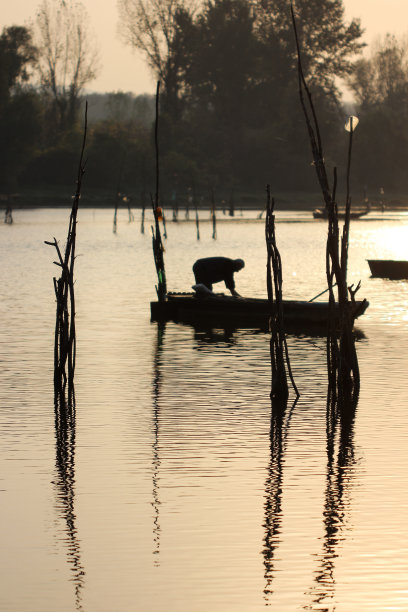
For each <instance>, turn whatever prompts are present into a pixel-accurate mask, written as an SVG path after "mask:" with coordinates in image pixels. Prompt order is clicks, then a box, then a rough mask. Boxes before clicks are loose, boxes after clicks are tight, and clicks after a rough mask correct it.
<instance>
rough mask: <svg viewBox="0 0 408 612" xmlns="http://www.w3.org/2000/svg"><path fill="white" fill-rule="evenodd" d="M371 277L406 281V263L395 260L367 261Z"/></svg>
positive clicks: (407, 266)
mask: <svg viewBox="0 0 408 612" xmlns="http://www.w3.org/2000/svg"><path fill="white" fill-rule="evenodd" d="M367 261H368V265H369V266H370V270H371V276H373V277H374V278H389V279H392V280H402V279H408V261H400V260H397V259H368V260H367Z"/></svg>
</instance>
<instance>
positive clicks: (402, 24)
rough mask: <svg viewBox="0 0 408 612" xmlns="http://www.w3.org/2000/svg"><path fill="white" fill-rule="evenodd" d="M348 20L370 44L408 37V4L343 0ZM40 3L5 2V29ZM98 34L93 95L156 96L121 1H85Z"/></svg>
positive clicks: (35, 0)
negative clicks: (124, 34)
mask: <svg viewBox="0 0 408 612" xmlns="http://www.w3.org/2000/svg"><path fill="white" fill-rule="evenodd" d="M343 2H344V6H345V9H346V17H347V19H350V18H351V17H360V18H361V22H362V25H363V27H364V28H365V30H366V34H365V40H366V42H368V43H369V42H370V41H371V40H372V39H373V38H375V36H376V35H378V34H385V33H386V32H391V33H395V34H398V35H399V34H403V33H408V0H343ZM39 4H40V1H39V0H11V1H10V0H9V1H8V2H3V6H2V11H1V22H0V25H1V29H2V28H3V27H4V26H9V25H13V24H17V25H23V24H24V23H25V22H26V21H28V20H29V19H30V18H33V17H34V16H35V12H36V9H37V7H38V6H39ZM83 4H84V5H85V7H86V9H87V11H88V14H89V16H90V25H91V27H92V29H93V30H94V31H95V33H96V36H97V40H98V44H99V48H100V56H101V64H102V67H101V71H100V74H99V77H98V78H97V79H96V80H95V81H93V83H91V84H90V86H89V89H90V90H92V91H99V92H105V91H118V90H121V91H133V92H134V93H137V94H139V93H144V92H150V93H152V92H153V91H154V89H155V79H154V78H153V77H152V76H151V74H150V72H149V70H148V68H147V67H146V66H145V63H144V59H143V57H142V56H141V55H140V54H138V53H135V52H132V50H131V49H130V48H129V47H126V46H125V45H124V44H123V43H122V42H121V41H120V40H119V37H118V33H117V29H118V12H117V0H83Z"/></svg>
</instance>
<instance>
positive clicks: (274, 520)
mask: <svg viewBox="0 0 408 612" xmlns="http://www.w3.org/2000/svg"><path fill="white" fill-rule="evenodd" d="M297 401H298V399H297V398H296V399H295V401H294V403H293V405H292V407H291V409H290V411H289V413H288V415H287V416H286V421H285V415H286V408H287V404H286V402H279V401H276V400H273V401H272V411H271V428H270V461H269V470H268V477H267V479H266V483H265V506H264V507H265V522H264V525H263V526H264V527H265V537H264V548H263V557H264V567H265V571H264V576H265V581H266V584H265V588H264V599H265V604H266V605H271V603H270V598H271V596H272V594H273V592H274V590H273V584H272V583H273V579H274V568H275V565H274V562H275V552H276V548H277V546H278V545H279V543H280V538H279V534H280V531H281V522H282V468H283V455H284V450H285V442H286V437H287V433H288V428H289V423H290V418H291V416H292V412H293V410H294V408H295V406H296V404H297Z"/></svg>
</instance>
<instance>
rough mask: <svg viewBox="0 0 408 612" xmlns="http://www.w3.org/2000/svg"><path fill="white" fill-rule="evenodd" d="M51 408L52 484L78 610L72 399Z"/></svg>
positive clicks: (81, 573)
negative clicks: (53, 425)
mask: <svg viewBox="0 0 408 612" xmlns="http://www.w3.org/2000/svg"><path fill="white" fill-rule="evenodd" d="M54 407H55V441H56V471H57V476H56V480H55V481H54V484H55V489H56V494H57V511H58V513H59V515H60V517H61V519H62V520H63V521H64V523H65V535H66V537H65V540H64V544H65V545H66V547H67V561H68V565H69V568H70V571H71V574H72V582H73V584H74V587H75V607H76V610H79V611H82V610H83V607H82V590H83V588H84V584H85V570H84V567H83V565H82V562H81V548H80V544H79V540H78V530H77V527H76V514H75V443H76V438H75V436H76V432H75V425H76V423H75V416H76V414H75V399H74V398H73V399H72V401H70V402H68V403H66V402H65V400H64V399H63V398H61V397H56V398H55V404H54Z"/></svg>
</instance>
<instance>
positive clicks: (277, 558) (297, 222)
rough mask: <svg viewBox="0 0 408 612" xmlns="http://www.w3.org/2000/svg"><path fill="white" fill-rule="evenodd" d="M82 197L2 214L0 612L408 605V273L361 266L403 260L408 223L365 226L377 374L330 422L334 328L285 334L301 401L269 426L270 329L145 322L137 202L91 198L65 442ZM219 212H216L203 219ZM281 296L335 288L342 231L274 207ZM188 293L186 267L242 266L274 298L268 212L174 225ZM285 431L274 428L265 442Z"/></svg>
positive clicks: (173, 274) (361, 241) (146, 286)
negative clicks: (58, 333) (72, 410)
mask: <svg viewBox="0 0 408 612" xmlns="http://www.w3.org/2000/svg"><path fill="white" fill-rule="evenodd" d="M68 215H69V211H68V210H60V209H59V210H33V211H16V212H15V213H14V220H15V223H14V225H12V226H6V225H3V224H0V253H1V266H0V283H1V284H0V286H1V302H0V338H1V342H0V364H1V366H0V376H1V385H0V460H1V472H0V499H1V503H0V525H1V553H0V575H1V589H0V609H1V610H2V611H3V610H4V611H7V612H15V611H18V612H26V611H30V612H34V611H35V612H37V611H38V612H55V610H58V611H60V612H63V611H71V610H83V611H87V612H88V611H89V612H94V611H95V612H115V611H124V612H127V611H143V612H167V611H177V612H187V611H188V612H208V611H210V610H211V611H212V610H215V611H222V612H230V611H231V612H232V611H233V612H241V611H242V612H244V611H245V612H252V611H254V612H255V611H258V610H262V609H264V608H265V607H268V606H270V607H271V608H273V609H274V610H278V611H279V612H281V611H282V612H289V611H295V610H313V611H318V610H319V611H332V610H336V612H346V611H347V612H348V611H353V612H354V611H356V610H359V612H361V611H370V612H371V611H378V612H380V611H381V612H383V611H384V610H399V611H406V610H408V587H407V576H408V536H407V516H408V513H407V510H408V493H407V491H408V448H407V443H408V411H407V403H408V401H407V400H408V376H407V365H408V358H407V350H406V349H407V346H408V308H407V307H408V281H407V282H404V281H386V280H381V279H371V278H370V272H369V268H368V264H367V262H366V258H369V257H370V258H371V257H372V258H377V257H378V258H382V257H384V258H404V259H407V258H408V247H407V244H408V243H407V236H408V216H407V215H395V214H394V215H391V214H387V213H385V214H384V215H383V216H382V217H381V216H380V215H377V217H374V214H373V213H370V215H369V217H367V219H366V220H365V221H359V222H355V223H354V225H352V235H351V248H350V251H351V262H350V281H351V282H357V281H358V280H359V279H361V280H362V289H361V291H360V297H361V298H362V297H367V298H368V300H369V301H370V307H369V309H368V311H367V312H366V314H365V315H364V317H362V319H361V320H360V321H359V323H358V329H359V330H360V331H361V339H360V340H359V343H358V355H359V362H360V368H361V377H362V386H361V394H360V401H359V405H358V408H357V412H356V415H355V419H354V421H351V422H348V423H345V424H344V425H343V428H342V429H339V430H336V432H334V433H332V432H330V430H328V429H327V426H326V425H327V424H326V402H325V400H326V387H327V383H326V374H325V341H324V339H323V338H314V337H308V336H303V337H295V336H290V337H289V339H288V343H289V350H290V355H291V360H292V367H293V370H294V374H295V377H296V382H297V385H298V387H299V389H300V392H301V398H300V400H299V402H298V403H297V404H296V406H294V407H293V408H292V407H291V406H289V407H288V410H287V413H286V414H285V415H284V418H283V419H282V422H280V423H276V422H272V424H271V408H270V402H269V391H270V366H269V346H268V337H267V336H266V335H264V334H261V333H256V332H255V331H253V332H251V331H250V330H241V331H236V332H235V333H233V334H232V335H225V334H224V333H223V331H222V330H213V332H212V333H203V332H195V330H194V329H193V328H191V327H188V326H182V325H176V324H168V325H167V326H166V327H165V329H164V330H160V329H158V327H157V325H156V324H153V323H150V312H149V302H150V300H152V299H154V298H155V289H154V284H155V282H156V281H155V271H154V266H153V257H152V251H151V236H150V231H149V227H150V223H147V225H146V233H145V234H141V232H140V212H136V221H135V223H128V221H127V214H126V212H125V211H121V212H120V215H119V219H118V233H117V234H116V235H115V234H113V232H112V218H113V213H112V211H101V210H80V212H79V226H78V250H77V252H78V254H79V255H80V256H79V257H78V259H77V267H76V296H77V334H78V364H77V371H76V421H75V423H73V424H72V427H71V428H69V430H68V431H67V432H66V434H67V435H66V437H65V438H64V437H61V436H57V434H58V431H57V432H56V426H55V419H54V405H53V388H52V366H53V364H52V359H53V325H54V320H55V304H54V295H53V286H52V277H53V275H54V274H56V272H58V270H57V268H56V266H54V265H53V263H52V262H53V260H54V259H55V257H54V251H53V249H52V248H51V247H48V246H46V245H45V244H44V240H52V238H53V237H54V236H55V237H56V238H57V239H58V240H60V241H61V243H64V241H65V237H66V229H67V223H68ZM203 216H206V215H204V213H203ZM278 217H279V221H280V222H279V224H278V227H277V238H278V246H279V249H280V251H281V255H282V259H283V269H284V294H285V297H287V298H300V299H310V298H312V297H313V296H314V295H316V294H317V293H319V292H320V291H321V290H323V289H324V288H325V273H324V248H325V247H324V245H325V237H326V224H325V223H324V222H318V221H317V222H316V221H315V222H310V220H309V215H305V214H304V213H302V214H296V213H283V212H282V213H279V214H278ZM167 231H168V239H167V242H166V253H165V262H166V270H167V276H168V285H169V288H170V289H172V290H181V291H183V290H188V289H189V287H190V286H191V284H192V283H193V277H192V272H191V266H192V263H193V262H194V261H195V259H197V258H199V257H205V256H208V255H214V254H220V255H226V256H230V257H242V258H244V259H245V261H246V267H245V269H244V270H242V271H241V272H240V273H239V274H238V275H237V277H236V278H237V288H238V291H239V292H240V293H241V294H242V295H253V296H265V293H266V289H265V263H266V254H265V243H264V227H263V223H250V222H248V223H245V222H242V220H241V222H240V223H238V222H234V221H228V220H225V221H224V222H223V223H219V225H218V239H217V240H216V241H213V240H212V238H211V233H212V228H211V225H210V223H208V222H206V223H204V222H202V223H201V227H200V231H201V240H200V241H197V239H196V231H195V226H194V224H193V223H191V224H188V223H179V224H174V223H168V225H167ZM271 431H272V436H271V435H270V433H271Z"/></svg>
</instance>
